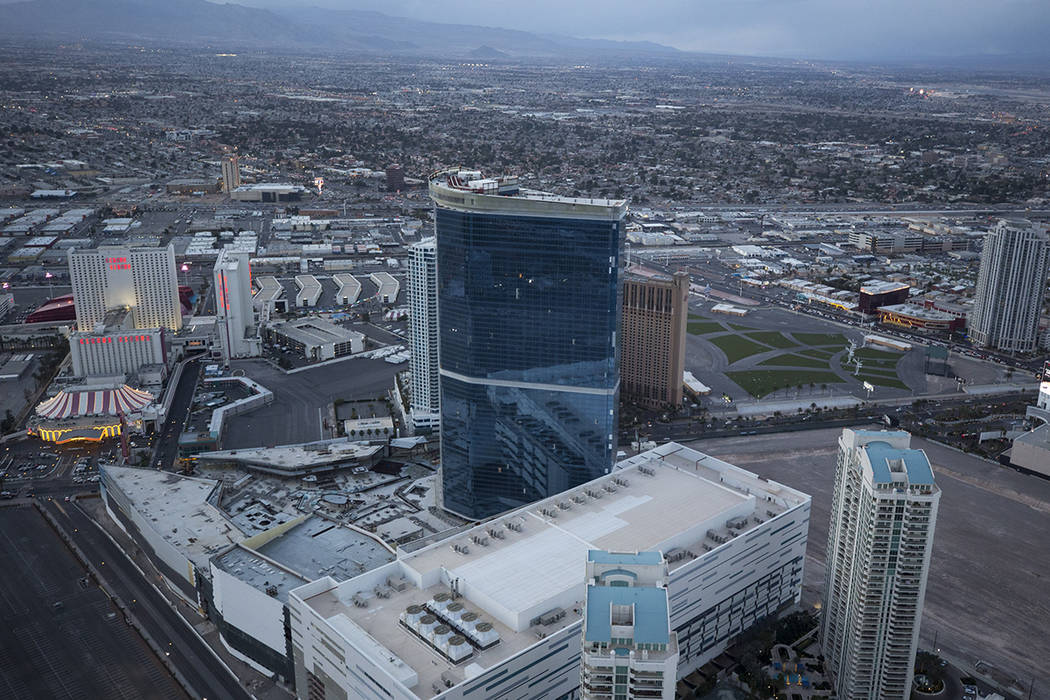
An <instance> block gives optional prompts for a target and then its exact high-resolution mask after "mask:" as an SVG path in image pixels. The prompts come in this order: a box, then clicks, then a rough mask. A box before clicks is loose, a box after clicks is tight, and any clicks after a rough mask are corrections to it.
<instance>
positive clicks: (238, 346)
mask: <svg viewBox="0 0 1050 700" xmlns="http://www.w3.org/2000/svg"><path fill="white" fill-rule="evenodd" d="M212 275H213V277H214V280H213V282H214V284H213V288H214V289H215V317H216V320H217V321H218V331H219V343H220V344H221V346H222V354H223V359H225V360H226V362H229V361H230V359H231V358H234V357H252V356H254V355H258V354H259V350H260V348H259V341H258V340H255V339H253V338H251V337H249V329H251V328H252V327H254V325H255V323H254V317H253V312H254V307H253V305H252V271H251V267H250V265H249V262H248V254H247V253H231V252H229V251H228V250H226V249H223V250H222V251H221V252H220V253H219V257H218V258H216V259H215V268H214V269H213V271H212Z"/></svg>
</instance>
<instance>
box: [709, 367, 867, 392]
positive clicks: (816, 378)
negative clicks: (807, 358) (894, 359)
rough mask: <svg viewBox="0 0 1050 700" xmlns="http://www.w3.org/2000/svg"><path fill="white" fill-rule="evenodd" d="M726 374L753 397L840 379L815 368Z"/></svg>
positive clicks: (761, 370)
mask: <svg viewBox="0 0 1050 700" xmlns="http://www.w3.org/2000/svg"><path fill="white" fill-rule="evenodd" d="M726 376H727V377H729V378H730V379H732V380H733V381H734V382H736V383H737V384H738V385H739V386H740V387H741V388H742V389H744V390H745V391H746V392H747V393H749V394H751V395H752V396H754V397H755V398H762V397H763V396H765V395H766V394H769V393H772V392H774V391H776V390H777V389H786V388H788V387H794V386H798V385H799V384H801V385H802V386H803V387H808V386H809V385H810V384H811V383H812V384H816V385H818V386H819V385H820V384H838V383H840V382H841V381H842V380H841V379H839V377H838V375H835V374H832V373H831V372H820V371H817V370H793V369H779V370H778V369H760V370H751V371H748V372H726ZM874 383H875V382H872V384H874Z"/></svg>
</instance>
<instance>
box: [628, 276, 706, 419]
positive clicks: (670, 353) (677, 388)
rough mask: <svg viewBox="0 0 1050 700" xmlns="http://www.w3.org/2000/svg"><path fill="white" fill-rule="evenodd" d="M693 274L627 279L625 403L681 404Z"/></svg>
mask: <svg viewBox="0 0 1050 700" xmlns="http://www.w3.org/2000/svg"><path fill="white" fill-rule="evenodd" d="M688 315H689V274H688V273H686V272H676V273H675V274H674V276H673V277H667V276H658V277H642V276H628V278H627V279H626V280H625V281H624V284H623V340H622V342H621V343H620V377H621V380H622V385H623V386H622V392H623V398H624V401H628V400H629V401H636V402H638V403H639V404H641V405H643V406H648V407H650V408H664V407H666V406H678V405H680V404H681V403H682V372H683V371H684V369H685V332H686V319H687V317H688Z"/></svg>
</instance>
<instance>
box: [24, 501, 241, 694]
mask: <svg viewBox="0 0 1050 700" xmlns="http://www.w3.org/2000/svg"><path fill="white" fill-rule="evenodd" d="M42 503H43V505H44V507H45V508H46V509H47V510H48V512H50V513H51V514H52V515H54V516H55V519H56V520H57V521H58V523H59V525H60V526H61V527H62V528H63V529H64V530H65V531H66V533H67V534H68V535H69V536H70V538H71V539H72V540H73V542H74V543H76V545H77V546H78V547H80V549H81V551H83V552H84V555H85V556H86V557H87V558H88V560H89V561H90V562H91V563H92V564H93V565H94V566H95V567H96V568H97V569H98V571H99V572H100V574H101V576H102V580H103V581H104V584H105V587H106V589H107V590H108V591H109V592H110V593H111V594H112V595H114V596H115V597H117V598H119V599H120V600H121V601H122V602H123V603H124V604H125V605H126V606H127V607H128V609H129V611H130V612H131V614H132V615H133V616H134V617H135V618H136V619H137V620H138V622H139V624H140V625H141V626H142V628H143V630H144V631H145V632H146V634H148V635H149V636H150V637H151V638H152V639H153V640H154V641H155V642H156V643H157V645H159V646H160V647H162V648H163V649H164V650H165V653H166V654H167V656H168V658H169V659H170V660H171V662H172V663H173V664H174V665H175V667H176V668H177V669H178V670H179V672H180V673H181V674H182V675H183V677H184V678H185V679H186V681H187V682H188V683H189V685H190V686H191V687H192V688H193V690H194V691H195V692H194V693H193V694H194V696H195V697H200V698H205V699H211V700H214V699H216V698H223V699H230V700H233V699H238V700H241V699H243V700H247V698H249V697H250V696H249V694H248V693H247V692H246V691H245V690H244V689H243V688H242V687H241V685H240V682H239V681H238V680H237V679H236V678H235V677H234V676H233V674H232V673H231V672H230V671H229V670H228V669H227V668H226V666H225V665H223V664H222V662H220V661H219V659H218V658H217V657H216V656H215V654H214V652H212V650H211V649H210V648H208V646H207V644H205V642H204V641H203V640H202V639H201V638H200V637H199V636H197V633H196V632H195V631H194V630H193V629H192V628H190V627H189V625H188V624H186V622H185V621H184V620H182V619H180V615H179V614H178V612H176V611H175V609H174V608H173V606H172V603H171V602H169V601H168V600H167V599H166V598H165V597H164V596H163V595H161V594H160V593H159V592H158V591H157V589H156V588H154V587H153V586H152V585H150V583H149V582H148V581H146V580H145V579H143V577H142V575H141V574H140V573H139V572H138V570H137V569H136V568H135V566H134V565H133V564H132V563H131V560H130V559H128V557H127V556H126V555H125V554H124V552H123V551H122V550H121V549H120V548H119V547H118V546H117V545H116V544H115V543H114V542H113V541H112V540H111V539H109V537H107V536H106V534H105V533H104V532H103V531H102V529H101V528H100V527H99V526H98V525H96V524H95V522H94V521H93V520H91V518H89V517H88V516H87V515H86V514H85V513H84V512H83V511H82V510H81V509H80V508H79V507H77V505H76V504H75V503H60V502H59V501H57V500H47V499H45V500H43V501H42ZM162 585H163V584H162Z"/></svg>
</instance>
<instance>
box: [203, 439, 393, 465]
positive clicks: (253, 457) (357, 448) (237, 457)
mask: <svg viewBox="0 0 1050 700" xmlns="http://www.w3.org/2000/svg"><path fill="white" fill-rule="evenodd" d="M381 450H382V446H381V445H368V444H366V443H362V442H353V441H351V440H349V439H348V438H336V439H334V440H322V441H318V442H303V443H297V444H294V445H279V446H277V447H250V448H244V449H238V450H218V451H214V452H202V453H200V454H198V455H196V456H197V458H198V459H203V460H206V461H212V462H226V461H229V462H243V463H245V464H258V465H265V466H269V467H274V468H277V469H289V470H293V469H303V468H306V467H318V466H322V465H326V464H337V463H340V462H347V461H353V460H360V459H364V458H367V457H372V456H373V455H375V454H376V453H378V452H379V451H381Z"/></svg>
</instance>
